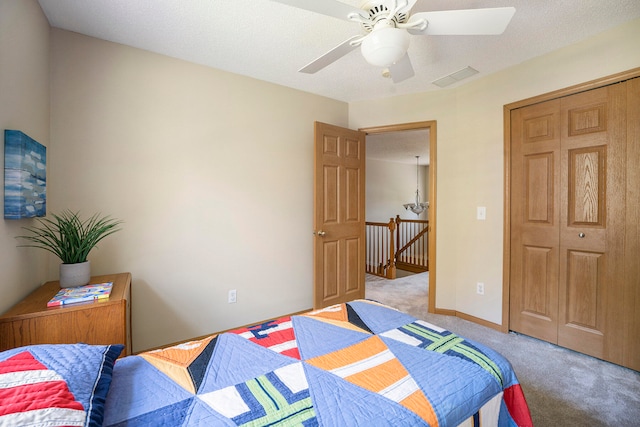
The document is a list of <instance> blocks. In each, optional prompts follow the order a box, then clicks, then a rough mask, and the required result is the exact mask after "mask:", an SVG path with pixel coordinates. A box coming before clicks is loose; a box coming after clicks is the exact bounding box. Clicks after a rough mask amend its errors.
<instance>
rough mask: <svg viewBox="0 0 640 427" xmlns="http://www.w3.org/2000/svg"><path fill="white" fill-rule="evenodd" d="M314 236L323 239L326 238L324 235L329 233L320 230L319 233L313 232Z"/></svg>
mask: <svg viewBox="0 0 640 427" xmlns="http://www.w3.org/2000/svg"><path fill="white" fill-rule="evenodd" d="M313 234H315V235H317V236H320V237H322V236H324V235H325V234H327V233H325V232H324V231H322V230H320V231H318V232H316V231H314V232H313Z"/></svg>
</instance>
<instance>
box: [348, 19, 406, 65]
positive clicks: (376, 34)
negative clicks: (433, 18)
mask: <svg viewBox="0 0 640 427" xmlns="http://www.w3.org/2000/svg"><path fill="white" fill-rule="evenodd" d="M409 41H410V38H409V33H408V32H407V31H406V30H404V29H401V28H393V27H383V28H377V29H375V30H373V31H372V32H371V34H369V35H368V36H367V37H365V39H364V40H363V41H362V45H361V47H360V49H361V50H362V56H364V59H366V60H367V62H368V63H369V64H371V65H374V66H376V67H389V66H391V65H393V64H395V63H396V62H398V61H399V60H400V59H402V57H403V56H404V54H405V53H407V49H409Z"/></svg>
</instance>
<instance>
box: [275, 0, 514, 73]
mask: <svg viewBox="0 0 640 427" xmlns="http://www.w3.org/2000/svg"><path fill="white" fill-rule="evenodd" d="M273 1H276V2H278V3H283V4H287V5H290V6H294V7H297V8H300V9H305V10H309V11H312V12H317V13H321V14H323V15H327V16H331V17H334V18H338V19H343V20H346V21H351V22H356V23H359V24H360V26H361V28H362V30H363V31H364V34H360V35H356V36H353V37H351V38H349V39H347V40H345V41H344V42H342V43H340V44H339V45H338V46H336V47H334V48H333V49H331V50H329V51H328V52H327V53H325V54H324V55H322V56H320V57H319V58H316V59H314V60H313V61H311V62H310V63H309V64H307V65H305V66H304V67H302V68H301V69H300V70H298V71H300V72H302V73H309V74H313V73H315V72H317V71H319V70H321V69H323V68H324V67H326V66H327V65H329V64H331V63H333V62H335V61H337V60H338V59H340V58H342V57H343V56H345V55H346V54H347V53H349V52H351V51H352V50H354V49H356V48H357V47H358V46H360V49H361V51H362V55H363V56H364V58H365V59H366V60H367V62H368V63H370V64H371V65H374V66H377V67H382V68H384V69H385V72H384V73H383V74H390V76H391V78H392V80H393V81H394V83H399V82H401V81H403V80H406V79H408V78H411V77H413V76H414V75H415V71H414V69H413V65H412V64H411V60H410V59H409V55H408V54H407V50H408V49H409V43H410V35H438V36H439V35H496V34H502V33H503V32H504V30H505V29H506V28H507V25H509V22H510V21H511V18H512V17H513V14H514V13H515V11H516V10H515V8H513V7H496V8H488V9H464V10H443V11H434V12H418V13H414V14H413V15H411V9H412V8H413V6H414V5H415V3H416V1H417V0H365V1H364V2H363V4H362V6H361V7H360V8H357V7H353V6H350V5H348V4H346V3H342V2H339V1H336V0H273Z"/></svg>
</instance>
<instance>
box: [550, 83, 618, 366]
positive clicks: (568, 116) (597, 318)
mask: <svg viewBox="0 0 640 427" xmlns="http://www.w3.org/2000/svg"><path fill="white" fill-rule="evenodd" d="M625 99H626V85H625V83H618V84H615V85H610V86H605V87H602V88H599V89H594V90H590V91H587V92H583V93H579V94H576V95H572V96H569V97H566V98H563V99H562V103H561V117H562V153H561V162H560V174H561V180H562V182H561V189H562V191H561V202H560V203H561V214H560V242H561V243H560V281H559V284H560V286H559V298H558V308H559V312H558V315H559V323H558V344H559V345H561V346H564V347H568V348H571V349H574V350H577V351H580V352H582V353H586V354H590V355H592V356H595V357H599V358H605V359H607V360H615V361H618V363H621V362H622V358H621V355H620V353H619V352H620V350H621V349H622V346H621V345H617V343H616V342H615V341H618V342H619V341H620V338H621V337H620V336H619V333H620V331H622V326H623V325H622V323H621V320H622V310H620V309H619V304H620V303H621V302H622V300H623V294H622V291H623V283H624V280H625V278H624V232H625V230H624V209H625V200H624V193H625V182H624V176H625V170H626V167H625V146H626V117H627V115H626V104H625ZM617 313H620V315H617ZM615 337H618V339H616V338H615ZM607 341H608V342H611V344H612V345H611V346H606V348H607V349H608V350H607V354H605V342H607Z"/></svg>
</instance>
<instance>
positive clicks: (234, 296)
mask: <svg viewBox="0 0 640 427" xmlns="http://www.w3.org/2000/svg"><path fill="white" fill-rule="evenodd" d="M237 296H238V294H237V293H236V290H235V289H231V290H230V291H229V299H228V302H229V304H233V303H234V302H236V301H237Z"/></svg>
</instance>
